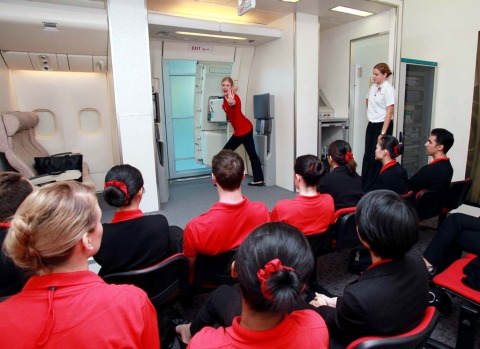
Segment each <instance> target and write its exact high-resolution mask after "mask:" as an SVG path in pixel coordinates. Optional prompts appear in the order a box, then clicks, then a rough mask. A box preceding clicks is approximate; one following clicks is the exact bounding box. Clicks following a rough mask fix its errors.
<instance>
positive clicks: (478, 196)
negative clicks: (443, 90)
mask: <svg viewBox="0 0 480 349" xmlns="http://www.w3.org/2000/svg"><path fill="white" fill-rule="evenodd" d="M476 61H477V66H476V69H475V83H474V86H473V101H472V119H471V126H470V142H469V144H468V155H467V168H466V170H465V177H469V178H471V179H472V181H473V183H472V189H470V193H469V195H468V197H467V200H466V201H467V203H468V204H471V205H475V206H477V207H480V126H479V125H478V105H479V99H480V90H479V85H480V32H479V33H478V42H477V57H476Z"/></svg>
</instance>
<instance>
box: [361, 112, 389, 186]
mask: <svg viewBox="0 0 480 349" xmlns="http://www.w3.org/2000/svg"><path fill="white" fill-rule="evenodd" d="M382 127H383V121H382V122H369V123H368V126H367V131H366V133H365V153H364V154H363V162H362V187H363V191H364V192H368V191H370V190H371V188H372V187H373V184H374V183H375V182H376V181H377V178H378V175H379V174H380V170H381V169H382V162H381V161H379V160H375V147H376V146H377V139H378V136H379V135H380V133H381V132H382ZM392 132H393V122H392V121H390V125H388V129H387V135H392Z"/></svg>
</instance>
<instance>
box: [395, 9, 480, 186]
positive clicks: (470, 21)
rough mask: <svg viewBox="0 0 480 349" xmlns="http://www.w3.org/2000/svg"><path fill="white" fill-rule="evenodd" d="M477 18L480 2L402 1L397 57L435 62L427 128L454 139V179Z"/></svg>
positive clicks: (462, 154) (464, 141)
mask: <svg viewBox="0 0 480 349" xmlns="http://www.w3.org/2000/svg"><path fill="white" fill-rule="evenodd" d="M452 13H453V15H452ZM479 13H480V2H479V1H472V0H458V1H456V2H455V7H453V4H452V3H451V2H448V1H436V0H422V1H418V0H404V15H403V32H402V53H401V56H402V57H404V58H412V59H419V60H425V61H434V62H438V69H437V76H436V90H435V95H434V108H433V116H432V118H433V120H432V128H433V127H443V128H446V129H448V130H449V131H451V132H452V133H453V134H454V136H455V144H454V145H453V147H452V149H451V150H450V151H449V153H448V155H449V156H450V158H451V161H452V165H453V168H454V174H453V180H459V179H463V178H465V164H466V162H467V148H468V141H469V134H470V120H471V113H472V98H473V85H474V74H475V59H476V54H477V40H478V32H479V31H480V21H479V16H478V14H479Z"/></svg>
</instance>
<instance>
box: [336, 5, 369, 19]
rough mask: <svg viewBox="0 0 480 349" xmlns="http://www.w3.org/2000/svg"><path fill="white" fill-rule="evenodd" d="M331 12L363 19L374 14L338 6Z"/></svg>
mask: <svg viewBox="0 0 480 349" xmlns="http://www.w3.org/2000/svg"><path fill="white" fill-rule="evenodd" d="M330 10H331V11H337V12H343V13H348V14H350V15H355V16H361V17H367V16H371V15H373V13H372V12H367V11H361V10H357V9H354V8H350V7H345V6H337V7H334V8H331V9H330Z"/></svg>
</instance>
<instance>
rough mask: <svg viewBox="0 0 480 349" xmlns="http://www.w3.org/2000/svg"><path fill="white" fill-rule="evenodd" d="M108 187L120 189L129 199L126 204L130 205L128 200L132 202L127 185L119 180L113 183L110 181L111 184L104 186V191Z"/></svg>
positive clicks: (107, 183) (106, 183)
mask: <svg viewBox="0 0 480 349" xmlns="http://www.w3.org/2000/svg"><path fill="white" fill-rule="evenodd" d="M108 187H117V188H118V189H120V190H121V191H122V192H123V193H124V194H125V196H126V197H127V199H126V200H125V204H126V203H128V200H130V195H128V189H127V185H126V184H125V183H123V182H121V181H117V180H113V181H110V182H105V185H104V186H103V189H106V188H108Z"/></svg>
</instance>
